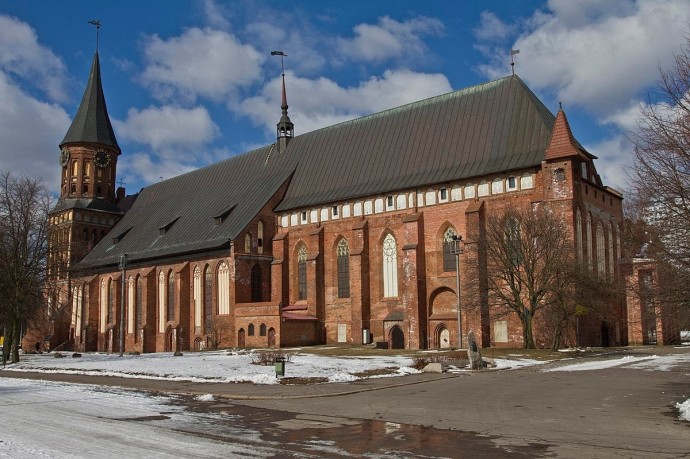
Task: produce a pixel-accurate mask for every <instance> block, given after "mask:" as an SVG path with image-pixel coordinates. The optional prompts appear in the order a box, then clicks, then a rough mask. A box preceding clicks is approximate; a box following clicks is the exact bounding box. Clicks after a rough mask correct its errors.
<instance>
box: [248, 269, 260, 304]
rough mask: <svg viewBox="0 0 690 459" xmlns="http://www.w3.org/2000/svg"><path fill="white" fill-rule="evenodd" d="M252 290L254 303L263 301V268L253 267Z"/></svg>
mask: <svg viewBox="0 0 690 459" xmlns="http://www.w3.org/2000/svg"><path fill="white" fill-rule="evenodd" d="M250 283H251V290H252V303H257V302H260V301H263V295H262V289H261V266H259V265H254V266H252V272H251V282H250Z"/></svg>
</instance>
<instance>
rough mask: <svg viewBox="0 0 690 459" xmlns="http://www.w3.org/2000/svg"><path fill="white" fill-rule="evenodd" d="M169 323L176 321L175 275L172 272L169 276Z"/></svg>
mask: <svg viewBox="0 0 690 459" xmlns="http://www.w3.org/2000/svg"><path fill="white" fill-rule="evenodd" d="M167 300H168V311H167V319H168V322H170V321H174V320H175V273H174V272H173V271H172V270H171V271H170V273H169V274H168V295H167Z"/></svg>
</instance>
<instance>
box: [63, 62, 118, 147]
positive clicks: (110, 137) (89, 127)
mask: <svg viewBox="0 0 690 459" xmlns="http://www.w3.org/2000/svg"><path fill="white" fill-rule="evenodd" d="M74 142H89V143H95V144H100V145H103V146H108V147H112V148H114V149H115V150H117V152H118V154H119V153H120V146H119V145H118V144H117V139H116V138H115V132H114V131H113V126H112V124H110V117H108V108H107V107H106V104H105V96H104V95H103V87H102V86H101V65H100V61H99V59H98V51H96V53H95V54H94V56H93V63H92V64H91V72H90V74H89V81H88V83H87V85H86V89H85V90H84V96H83V97H82V99H81V103H80V104H79V109H78V110H77V114H76V116H75V117H74V120H72V124H71V125H70V127H69V130H68V131H67V134H66V135H65V138H64V139H62V142H61V143H60V147H62V146H63V145H64V144H66V143H74Z"/></svg>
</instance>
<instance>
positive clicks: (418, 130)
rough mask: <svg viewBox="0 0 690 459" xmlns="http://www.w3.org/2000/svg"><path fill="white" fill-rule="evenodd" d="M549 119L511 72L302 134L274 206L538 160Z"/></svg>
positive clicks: (293, 205)
mask: <svg viewBox="0 0 690 459" xmlns="http://www.w3.org/2000/svg"><path fill="white" fill-rule="evenodd" d="M554 119H555V117H554V115H553V114H552V113H551V112H550V111H549V110H548V109H547V108H546V107H545V106H544V105H543V104H542V103H541V101H539V99H538V98H537V97H536V96H535V95H534V93H532V91H530V90H529V88H527V86H526V85H525V84H524V83H523V82H522V80H521V79H520V78H519V77H517V76H511V77H507V78H503V79H500V80H496V81H493V82H490V83H486V84H482V85H479V86H474V87H471V88H468V89H463V90H460V91H456V92H452V93H448V94H444V95H441V96H438V97H433V98H430V99H426V100H422V101H419V102H415V103H412V104H408V105H404V106H402V107H398V108H394V109H392V110H387V111H384V112H381V113H376V114H373V115H370V116H365V117H363V118H359V119H355V120H352V121H347V122H344V123H341V124H338V125H335V126H331V127H328V128H324V129H320V130H318V131H313V132H310V133H307V134H303V135H300V136H297V137H295V138H294V139H292V141H291V142H290V144H289V145H288V147H287V149H286V151H285V152H284V153H283V154H285V155H294V156H297V157H298V158H299V165H298V166H297V169H296V171H295V175H294V178H293V180H292V182H291V184H290V187H289V189H288V191H287V193H286V195H285V199H284V200H283V201H282V202H281V203H280V205H279V206H278V207H277V210H279V211H283V210H289V209H296V208H301V207H309V206H313V205H318V204H322V203H329V202H336V201H341V200H346V199H353V198H357V197H361V196H367V195H372V194H379V193H386V192H391V191H395V190H403V189H406V188H414V187H421V186H425V185H429V184H433V183H444V182H449V181H452V180H458V179H464V178H470V177H477V176H482V175H487V174H492V173H498V172H501V171H507V170H515V169H521V168H527V167H532V166H538V165H539V164H540V162H541V161H542V160H543V159H544V152H545V150H546V148H547V146H548V144H549V139H550V137H551V131H552V129H553V123H554Z"/></svg>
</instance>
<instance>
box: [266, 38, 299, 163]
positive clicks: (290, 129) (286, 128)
mask: <svg viewBox="0 0 690 459" xmlns="http://www.w3.org/2000/svg"><path fill="white" fill-rule="evenodd" d="M271 56H280V67H281V76H282V85H283V86H282V92H281V103H280V109H281V112H282V115H281V117H280V121H279V122H278V124H277V125H276V126H277V144H278V153H280V152H282V151H283V150H285V149H286V148H287V145H288V143H289V142H290V140H291V139H292V137H293V135H294V134H295V125H294V124H292V121H290V117H289V116H288V103H287V93H286V91H285V65H284V61H283V59H284V58H285V57H287V54H285V53H284V52H282V51H271Z"/></svg>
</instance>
